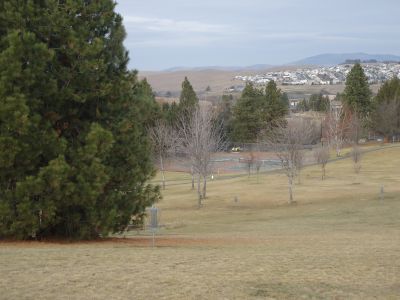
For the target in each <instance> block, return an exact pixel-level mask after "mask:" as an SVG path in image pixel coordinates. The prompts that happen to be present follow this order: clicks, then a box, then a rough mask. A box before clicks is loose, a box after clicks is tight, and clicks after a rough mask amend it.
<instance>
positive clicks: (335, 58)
mask: <svg viewBox="0 0 400 300" xmlns="http://www.w3.org/2000/svg"><path fill="white" fill-rule="evenodd" d="M347 60H360V61H371V60H376V61H378V62H384V61H396V62H400V56H398V55H393V54H368V53H363V52H359V53H325V54H319V55H315V56H310V57H306V58H303V59H301V60H297V61H294V62H291V63H287V64H281V65H272V64H256V65H251V66H204V67H172V68H168V69H165V70H162V71H161V72H179V71H207V70H215V71H227V72H240V71H259V70H266V69H270V68H273V67H280V66H308V65H316V66H332V65H338V64H342V63H345V62H346V61H347Z"/></svg>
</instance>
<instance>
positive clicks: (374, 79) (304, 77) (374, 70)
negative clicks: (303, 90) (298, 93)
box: [235, 63, 400, 85]
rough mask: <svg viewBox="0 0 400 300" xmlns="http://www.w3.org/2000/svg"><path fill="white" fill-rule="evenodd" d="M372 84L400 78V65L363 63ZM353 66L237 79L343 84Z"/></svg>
mask: <svg viewBox="0 0 400 300" xmlns="http://www.w3.org/2000/svg"><path fill="white" fill-rule="evenodd" d="M362 66H363V68H364V72H365V75H366V76H367V78H368V81H369V83H370V84H374V83H380V82H383V81H386V80H389V79H391V78H393V77H394V76H397V77H400V63H363V64H362ZM352 67H353V65H352V64H346V63H345V64H340V65H336V66H330V67H314V68H301V69H297V70H293V71H276V72H268V73H265V74H258V75H237V76H235V79H237V80H242V81H246V82H247V81H250V82H254V83H256V84H265V83H267V82H269V81H271V80H274V81H275V82H277V83H278V84H281V85H331V84H343V83H344V82H345V81H346V76H347V74H348V73H349V72H350V70H351V68H352Z"/></svg>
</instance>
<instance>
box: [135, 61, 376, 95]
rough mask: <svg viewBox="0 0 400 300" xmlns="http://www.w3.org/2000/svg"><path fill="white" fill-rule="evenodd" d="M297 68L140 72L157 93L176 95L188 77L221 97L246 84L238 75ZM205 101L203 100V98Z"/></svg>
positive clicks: (290, 88)
mask: <svg viewBox="0 0 400 300" xmlns="http://www.w3.org/2000/svg"><path fill="white" fill-rule="evenodd" d="M296 68H297V67H292V68H290V67H277V68H271V69H268V70H265V71H262V70H257V71H254V70H253V71H235V72H234V71H222V70H183V71H175V72H140V73H139V76H140V77H141V78H144V77H146V78H147V80H148V81H149V82H150V84H151V86H152V87H153V88H154V90H155V91H157V92H161V93H166V92H167V91H170V92H172V93H174V94H175V95H177V94H179V92H180V90H181V85H182V81H183V79H184V78H185V76H187V77H188V78H189V80H190V82H191V84H192V85H193V87H194V89H195V90H196V91H197V92H204V91H205V89H206V88H207V86H210V88H211V93H208V94H209V95H219V96H220V95H221V94H222V93H223V92H224V91H225V90H226V89H228V88H229V87H231V86H233V85H244V84H245V82H244V81H241V80H237V79H234V78H235V76H236V75H256V74H263V73H265V72H267V71H282V70H288V69H296ZM379 87H380V85H378V84H374V85H372V86H371V89H372V91H373V92H374V93H376V92H377V91H378V89H379ZM279 88H281V89H282V90H283V91H284V92H287V93H294V94H318V93H320V92H321V90H325V91H328V92H329V93H330V94H333V95H335V94H337V93H342V92H343V90H344V84H338V85H300V86H294V85H283V86H279ZM202 99H203V98H202Z"/></svg>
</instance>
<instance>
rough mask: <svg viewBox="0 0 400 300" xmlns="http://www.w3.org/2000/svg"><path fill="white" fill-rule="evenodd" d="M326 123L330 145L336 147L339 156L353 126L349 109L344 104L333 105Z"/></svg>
mask: <svg viewBox="0 0 400 300" xmlns="http://www.w3.org/2000/svg"><path fill="white" fill-rule="evenodd" d="M324 125H325V130H326V138H327V140H328V143H329V146H330V147H331V148H332V149H335V151H336V156H337V157H339V156H340V155H341V151H342V147H343V144H344V143H345V139H346V135H347V133H348V131H349V129H350V128H349V127H350V126H351V115H350V114H349V110H348V109H346V108H345V107H343V106H338V107H331V108H330V110H329V112H328V115H327V117H326V119H325V124H324Z"/></svg>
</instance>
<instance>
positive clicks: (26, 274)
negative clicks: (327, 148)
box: [0, 148, 400, 299]
mask: <svg viewBox="0 0 400 300" xmlns="http://www.w3.org/2000/svg"><path fill="white" fill-rule="evenodd" d="M399 166H400V148H393V149H386V150H383V151H379V152H371V153H369V154H366V155H365V156H364V157H363V164H362V169H361V173H360V174H357V175H356V174H354V172H353V168H352V165H351V161H350V160H343V161H338V162H335V163H330V164H328V165H327V179H326V180H325V181H321V180H320V170H319V168H318V166H315V167H308V168H306V169H305V170H304V172H303V180H302V184H301V185H299V186H297V187H296V194H295V195H296V200H297V205H295V206H287V205H286V204H285V202H286V198H287V191H286V179H285V177H284V176H283V175H279V174H278V175H277V174H269V175H262V177H261V180H260V182H261V183H260V184H257V181H256V178H255V176H254V177H251V178H250V179H247V178H246V177H243V178H235V179H229V180H220V181H218V180H216V181H214V182H212V183H210V185H209V198H208V199H206V201H205V203H204V204H205V205H204V207H203V208H201V209H197V208H196V203H197V202H196V195H195V193H194V192H192V191H191V190H190V186H189V185H176V186H170V187H168V189H167V190H166V192H165V197H164V199H163V201H162V202H160V203H159V207H161V210H162V214H161V218H162V219H161V221H162V223H163V224H164V225H165V227H164V228H163V229H161V231H160V237H159V238H158V240H157V241H156V245H157V247H156V248H151V247H150V245H151V242H150V240H149V239H148V237H145V236H143V235H139V236H136V235H135V234H134V233H129V234H126V239H122V240H110V241H106V242H91V243H77V244H68V243H66V244H65V243H64V244H60V243H22V244H21V243H2V244H1V245H0V267H1V273H0V291H1V294H0V298H1V299H149V298H155V299H249V298H254V299H399V297H400V251H399V250H400V218H399V217H400V213H399V211H400V197H399V194H400V169H399ZM171 175H173V174H171ZM176 176H177V179H179V178H181V177H182V176H183V175H182V174H178V175H176ZM381 184H384V185H385V190H386V196H385V200H384V201H383V202H381V201H379V188H380V185H381ZM234 196H238V198H239V202H238V203H235V202H234V201H233V198H234Z"/></svg>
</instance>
